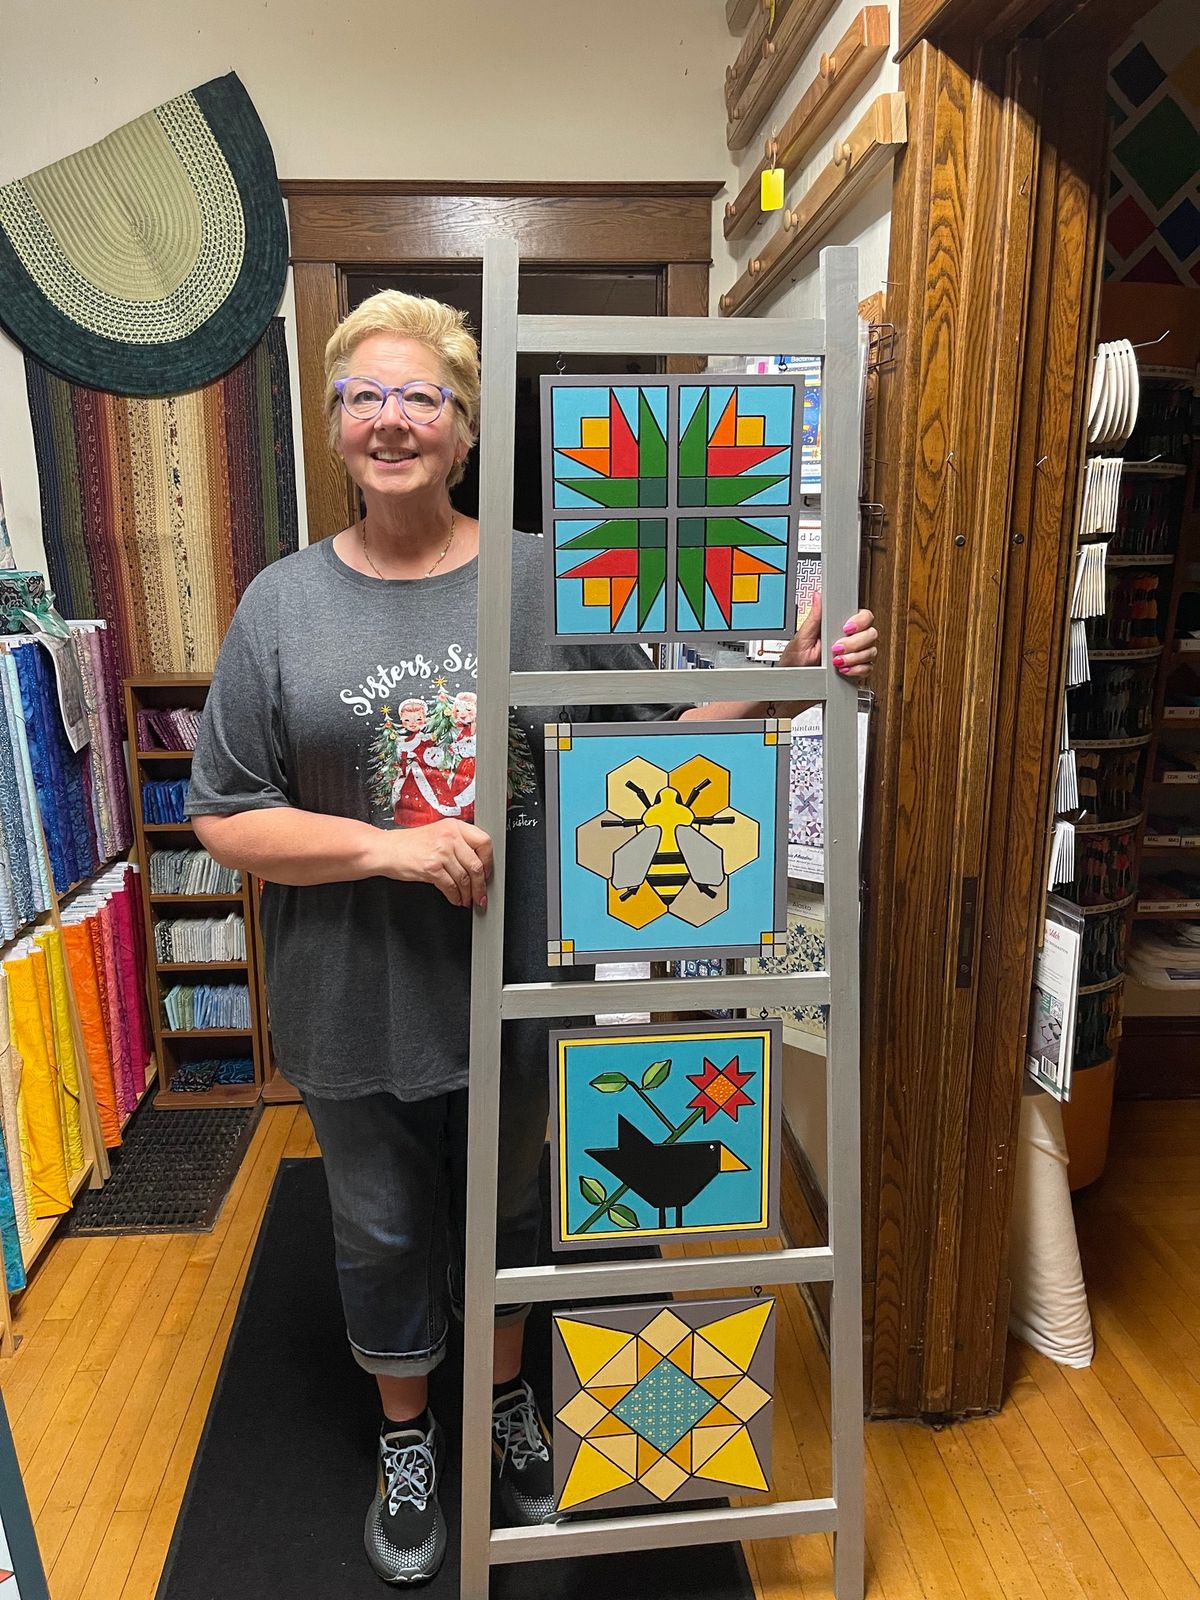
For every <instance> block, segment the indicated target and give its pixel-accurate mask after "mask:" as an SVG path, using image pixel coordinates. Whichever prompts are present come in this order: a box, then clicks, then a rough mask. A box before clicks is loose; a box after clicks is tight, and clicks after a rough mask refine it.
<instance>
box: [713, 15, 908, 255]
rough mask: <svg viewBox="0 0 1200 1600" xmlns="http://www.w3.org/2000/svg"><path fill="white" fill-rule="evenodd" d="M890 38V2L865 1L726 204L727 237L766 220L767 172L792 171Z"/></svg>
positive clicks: (740, 234)
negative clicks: (763, 189)
mask: <svg viewBox="0 0 1200 1600" xmlns="http://www.w3.org/2000/svg"><path fill="white" fill-rule="evenodd" d="M890 39H891V15H890V13H889V11H888V8H887V6H864V7H863V8H862V10H861V11H860V12H859V13H858V15H857V16H856V17H855V19H854V21H853V22H852V23H851V24H850V26H849V27H848V28H847V29H846V31H845V33H844V34H843V35H842V37H841V38H840V39H839V40H838V42H837V44H835V45H834V47H833V49H832V50H830V51H828V52H826V54H824V55H823V56H822V57H821V62H820V66H819V68H818V70H817V75H816V77H815V78H814V79H813V80H812V82H811V83H810V84H809V86H808V88H807V89H805V91H804V93H803V95H802V96H801V98H800V99H799V101H798V102H797V103H796V105H795V106H794V107H793V109H792V113H791V115H790V116H789V117H788V119H787V121H786V122H785V123H784V125H783V127H782V128H780V130H779V132H778V133H777V134H776V135H775V137H774V138H773V139H768V140H767V146H766V149H765V150H764V151H763V158H762V160H761V161H760V162H759V164H758V166H757V167H756V168H755V169H754V172H753V174H752V175H751V176H750V177H749V178H748V179H747V180H746V182H745V183H744V184H743V185H742V188H741V190H740V191H739V193H738V196H737V198H736V200H730V201H728V202H727V203H726V206H725V224H724V227H725V237H726V238H727V239H740V238H742V237H743V236H744V235H746V234H748V233H750V232H751V230H752V229H753V228H756V227H759V226H760V225H761V224H762V222H763V221H764V220H765V219H764V216H763V212H762V208H761V206H760V204H759V200H760V183H761V179H762V175H763V173H764V172H765V171H766V170H767V168H768V167H782V168H783V170H784V173H785V175H786V177H788V178H790V177H791V176H792V175H793V173H794V172H795V171H796V169H797V168H798V167H799V165H800V163H801V162H802V161H803V160H804V158H805V156H806V155H807V154H808V152H809V151H810V150H811V149H812V148H813V146H814V145H815V144H816V142H817V140H818V139H819V138H820V137H821V135H822V134H823V133H824V132H825V130H826V128H828V127H829V126H830V124H831V123H832V122H833V121H834V119H835V118H836V117H837V116H838V114H839V113H840V112H841V111H842V110H843V108H844V107H845V106H846V105H848V104H849V102H850V99H851V97H852V96H853V95H854V93H855V91H856V90H857V89H858V88H859V87H860V86H861V85H862V84H864V83H865V82H866V80H867V78H868V76H869V75H870V73H871V72H872V71H873V70H874V68H875V67H876V66H878V64H879V62H880V61H881V60H882V59H883V57H884V56H885V55H886V54H887V47H888V43H889V41H890Z"/></svg>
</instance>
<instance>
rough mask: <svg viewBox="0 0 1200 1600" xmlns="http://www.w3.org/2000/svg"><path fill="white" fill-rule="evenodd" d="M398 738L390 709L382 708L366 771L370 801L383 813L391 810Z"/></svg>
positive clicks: (397, 729)
mask: <svg viewBox="0 0 1200 1600" xmlns="http://www.w3.org/2000/svg"><path fill="white" fill-rule="evenodd" d="M400 736H401V730H400V729H399V728H398V727H397V726H396V724H395V723H394V722H393V721H392V713H391V710H390V708H389V707H388V706H384V708H383V711H382V713H381V716H380V722H379V726H378V728H376V730H375V736H374V738H373V739H372V740H371V748H370V752H369V754H368V757H367V771H368V773H369V775H370V783H371V800H372V802H373V803H374V804H375V805H376V806H379V807H381V808H382V809H383V810H385V811H388V810H390V809H391V804H392V784H393V782H394V781H395V777H396V750H397V746H398V745H399V743H400Z"/></svg>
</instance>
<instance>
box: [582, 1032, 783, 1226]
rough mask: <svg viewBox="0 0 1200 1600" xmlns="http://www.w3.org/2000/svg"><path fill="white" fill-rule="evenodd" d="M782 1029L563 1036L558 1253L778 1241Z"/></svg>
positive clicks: (591, 1033) (590, 1033)
mask: <svg viewBox="0 0 1200 1600" xmlns="http://www.w3.org/2000/svg"><path fill="white" fill-rule="evenodd" d="M781 1044H782V1027H781V1025H780V1023H778V1022H758V1023H753V1024H751V1023H747V1022H703V1023H695V1022H692V1023H679V1024H676V1025H675V1026H674V1027H670V1028H646V1029H641V1030H638V1031H630V1030H629V1029H627V1028H613V1027H609V1028H576V1029H571V1030H570V1031H567V1032H561V1033H552V1034H551V1035H550V1106H551V1119H552V1133H551V1140H550V1148H551V1150H552V1151H553V1152H554V1157H553V1160H552V1162H551V1185H550V1187H551V1203H550V1212H551V1239H552V1242H553V1245H554V1248H555V1249H572V1248H574V1249H579V1248H583V1247H595V1246H597V1245H604V1244H620V1245H628V1244H630V1243H636V1242H638V1241H639V1240H643V1239H653V1240H659V1239H664V1238H693V1239H713V1238H716V1239H722V1238H727V1237H729V1236H738V1235H746V1234H759V1235H761V1234H764V1233H776V1232H778V1217H779V1137H780V1105H781V1090H780V1086H779V1083H778V1081H777V1079H778V1074H779V1072H780V1070H781V1061H782V1056H781Z"/></svg>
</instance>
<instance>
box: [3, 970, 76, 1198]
mask: <svg viewBox="0 0 1200 1600" xmlns="http://www.w3.org/2000/svg"><path fill="white" fill-rule="evenodd" d="M45 961H46V958H45V956H44V955H43V954H42V952H41V951H40V950H37V951H34V952H33V953H32V954H31V955H28V956H24V957H21V958H19V959H18V960H15V961H6V962H5V963H4V971H5V975H6V976H7V978H8V999H9V1017H10V1019H11V1023H12V1034H13V1042H14V1044H15V1045H16V1047H17V1049H18V1050H19V1051H20V1054H21V1060H22V1062H23V1064H24V1071H23V1073H22V1077H21V1099H22V1102H23V1103H24V1106H25V1118H26V1125H27V1129H28V1148H29V1171H30V1176H31V1178H32V1182H33V1214H34V1216H35V1217H36V1218H39V1219H40V1218H43V1217H61V1216H64V1215H65V1214H66V1213H67V1212H68V1211H69V1210H70V1209H71V1184H70V1176H69V1174H68V1172H67V1158H66V1149H65V1144H64V1140H63V1126H62V1109H61V1096H60V1093H59V1087H58V1071H57V1068H56V1066H55V1062H54V1058H53V1055H52V1053H51V1048H52V1047H51V1041H50V1039H49V1038H48V1037H47V1032H46V1024H45V1021H44V1020H43V1011H42V1005H41V1002H40V1000H39V996H38V984H37V976H36V967H37V964H38V962H40V963H41V964H42V967H43V969H44V968H45ZM43 976H44V972H43Z"/></svg>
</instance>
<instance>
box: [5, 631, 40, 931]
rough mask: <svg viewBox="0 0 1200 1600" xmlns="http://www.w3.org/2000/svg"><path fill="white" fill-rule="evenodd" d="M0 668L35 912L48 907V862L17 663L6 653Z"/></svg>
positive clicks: (6, 724)
mask: <svg viewBox="0 0 1200 1600" xmlns="http://www.w3.org/2000/svg"><path fill="white" fill-rule="evenodd" d="M0 668H2V671H0V693H2V694H3V699H4V720H5V727H6V730H7V733H8V737H9V740H10V741H11V746H12V752H13V762H14V766H15V770H16V774H17V790H18V794H19V797H20V802H21V823H22V828H23V832H24V835H25V850H26V856H27V859H28V862H29V874H30V882H31V883H32V886H33V894H34V899H35V901H36V907H35V911H45V910H46V909H47V908H48V907H49V905H50V863H49V860H48V859H47V856H46V852H45V850H43V849H42V845H41V840H40V839H39V838H38V831H37V827H36V825H35V823H34V808H35V806H36V804H37V796H36V794H35V792H34V786H33V768H32V766H31V765H30V761H29V745H28V742H27V740H26V738H25V718H24V717H23V716H22V715H21V686H20V681H19V680H18V678H17V663H16V661H15V660H14V658H13V656H12V655H11V654H10V653H8V652H7V651H6V652H4V654H2V655H0Z"/></svg>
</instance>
